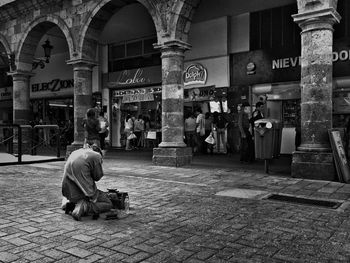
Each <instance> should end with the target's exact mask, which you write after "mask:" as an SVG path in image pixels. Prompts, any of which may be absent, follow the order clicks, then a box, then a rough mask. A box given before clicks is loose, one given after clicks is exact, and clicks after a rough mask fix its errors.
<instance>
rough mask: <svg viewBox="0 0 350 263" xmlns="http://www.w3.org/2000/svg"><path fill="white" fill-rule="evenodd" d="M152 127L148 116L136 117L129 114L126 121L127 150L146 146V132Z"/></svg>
mask: <svg viewBox="0 0 350 263" xmlns="http://www.w3.org/2000/svg"><path fill="white" fill-rule="evenodd" d="M149 129H150V121H149V118H148V117H147V116H142V115H138V118H135V117H134V116H132V115H131V114H127V116H126V118H125V121H124V134H125V140H126V142H125V150H127V151H131V150H133V149H136V148H139V147H146V146H147V145H146V140H145V138H146V132H147V131H149Z"/></svg>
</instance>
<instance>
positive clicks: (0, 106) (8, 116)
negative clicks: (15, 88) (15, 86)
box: [0, 86, 13, 123]
mask: <svg viewBox="0 0 350 263" xmlns="http://www.w3.org/2000/svg"><path fill="white" fill-rule="evenodd" d="M12 110H13V102H12V86H11V87H4V88H0V112H1V115H0V121H1V122H2V123H9V122H12Z"/></svg>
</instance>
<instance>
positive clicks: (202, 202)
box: [0, 152, 350, 263]
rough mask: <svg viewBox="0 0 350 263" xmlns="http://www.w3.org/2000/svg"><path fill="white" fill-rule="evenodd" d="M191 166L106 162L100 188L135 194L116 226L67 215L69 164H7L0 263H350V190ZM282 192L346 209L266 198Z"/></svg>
mask: <svg viewBox="0 0 350 263" xmlns="http://www.w3.org/2000/svg"><path fill="white" fill-rule="evenodd" d="M193 159H194V160H193V164H192V165H191V166H187V167H180V168H175V167H159V166H153V165H152V162H151V160H150V155H148V153H143V154H142V153H141V154H139V155H132V153H125V152H117V153H110V154H107V156H106V158H105V160H104V164H103V165H104V171H105V176H104V177H103V178H102V179H101V181H100V182H98V187H99V188H100V189H102V190H106V189H107V188H118V189H119V190H120V191H127V192H128V193H129V196H130V206H131V210H130V213H129V215H127V216H124V217H122V218H120V219H114V220H104V219H103V217H100V218H99V219H98V220H93V219H92V218H91V217H83V218H82V221H75V220H74V219H73V218H72V217H71V216H70V215H66V214H65V213H64V211H62V210H61V209H60V205H61V180H62V171H63V166H64V161H59V162H49V163H34V164H25V165H11V166H2V167H1V168H0V208H1V213H0V262H40V263H41V262H125V263H132V262H149V263H156V262H193V263H197V262H350V239H349V235H350V218H349V215H350V208H349V202H350V185H346V184H342V183H337V182H329V181H317V180H304V179H297V178H291V177H290V176H289V174H288V172H287V173H286V172H284V170H283V167H278V165H276V163H277V164H278V163H279V161H277V162H274V163H275V165H271V173H270V174H266V173H265V172H264V169H263V168H264V166H263V164H262V163H261V162H258V163H256V164H254V165H246V164H240V163H238V162H237V157H236V156H218V155H215V156H204V157H201V156H194V158H193ZM280 162H281V163H282V160H281V161H280ZM286 167H287V168H288V165H287V166H284V168H286ZM276 193H280V194H286V195H290V196H297V197H305V198H313V199H322V200H331V201H338V202H340V203H341V206H340V207H339V208H336V209H333V208H325V207H320V206H317V205H305V204H293V203H290V202H285V201H283V202H281V201H272V200H268V199H266V197H268V196H270V195H271V194H276Z"/></svg>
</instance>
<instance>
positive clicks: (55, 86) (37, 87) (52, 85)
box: [31, 79, 74, 92]
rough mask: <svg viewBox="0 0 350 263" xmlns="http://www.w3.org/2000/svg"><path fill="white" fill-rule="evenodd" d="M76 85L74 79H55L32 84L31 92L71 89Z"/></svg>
mask: <svg viewBox="0 0 350 263" xmlns="http://www.w3.org/2000/svg"><path fill="white" fill-rule="evenodd" d="M73 87H74V80H73V79H66V80H61V79H53V80H51V81H50V82H43V83H36V84H32V88H31V92H40V91H51V92H57V91H60V90H62V89H69V88H73Z"/></svg>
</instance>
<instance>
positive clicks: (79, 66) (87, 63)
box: [66, 58, 98, 70]
mask: <svg viewBox="0 0 350 263" xmlns="http://www.w3.org/2000/svg"><path fill="white" fill-rule="evenodd" d="M66 63H67V64H68V65H73V67H74V70H92V68H93V67H95V66H97V65H98V63H97V62H96V61H93V60H88V59H82V58H78V59H70V60H67V61H66Z"/></svg>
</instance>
